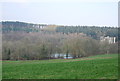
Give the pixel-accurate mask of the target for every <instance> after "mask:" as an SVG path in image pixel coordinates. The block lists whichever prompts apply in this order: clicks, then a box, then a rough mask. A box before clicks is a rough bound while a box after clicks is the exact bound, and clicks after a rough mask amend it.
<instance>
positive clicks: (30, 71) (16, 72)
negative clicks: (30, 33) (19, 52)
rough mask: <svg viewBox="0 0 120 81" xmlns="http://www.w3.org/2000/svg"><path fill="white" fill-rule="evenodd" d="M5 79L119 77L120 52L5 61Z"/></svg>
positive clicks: (3, 76) (3, 75)
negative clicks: (66, 57)
mask: <svg viewBox="0 0 120 81" xmlns="http://www.w3.org/2000/svg"><path fill="white" fill-rule="evenodd" d="M2 68H3V70H2V72H3V74H2V78H3V79H117V77H118V54H109V55H108V54H106V55H97V56H92V57H86V58H79V59H52V60H34V61H3V67H2Z"/></svg>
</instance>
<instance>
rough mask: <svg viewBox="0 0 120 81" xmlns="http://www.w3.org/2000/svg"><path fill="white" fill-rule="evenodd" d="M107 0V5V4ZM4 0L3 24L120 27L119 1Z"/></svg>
mask: <svg viewBox="0 0 120 81" xmlns="http://www.w3.org/2000/svg"><path fill="white" fill-rule="evenodd" d="M103 1H104V2H103ZM103 1H102V0H85V1H83V0H58V1H57V0H39V1H37V0H34V1H33V0H29V1H28V0H17V1H16V0H4V1H1V2H0V3H1V9H2V10H1V11H2V13H0V15H1V14H2V15H1V16H2V20H3V21H24V22H31V23H39V24H58V25H82V26H83V25H88V26H91V25H92V26H93V25H95V26H118V2H117V0H114V1H113V0H103Z"/></svg>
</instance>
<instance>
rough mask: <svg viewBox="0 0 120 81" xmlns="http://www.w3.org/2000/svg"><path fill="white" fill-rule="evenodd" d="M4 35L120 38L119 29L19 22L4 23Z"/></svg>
mask: <svg viewBox="0 0 120 81" xmlns="http://www.w3.org/2000/svg"><path fill="white" fill-rule="evenodd" d="M2 31H3V33H6V32H7V33H8V32H11V31H15V32H18V31H19V32H27V33H29V32H41V31H44V32H57V33H63V34H70V33H84V34H86V35H87V36H90V37H92V38H93V39H98V40H99V39H100V36H110V37H116V38H117V40H116V41H118V40H120V38H118V35H119V34H118V33H119V32H118V28H117V27H99V26H61V25H51V24H49V25H48V24H33V23H25V22H19V21H4V22H2Z"/></svg>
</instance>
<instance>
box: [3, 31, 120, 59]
mask: <svg viewBox="0 0 120 81" xmlns="http://www.w3.org/2000/svg"><path fill="white" fill-rule="evenodd" d="M55 53H58V54H66V57H67V56H68V54H72V56H73V58H81V57H87V56H92V55H98V54H113V53H118V43H117V42H116V43H113V44H109V43H108V42H100V41H99V40H96V39H93V38H92V37H88V36H87V35H86V34H83V33H78V34H77V33H71V34H62V33H59V32H49V33H48V32H43V31H42V32H32V33H26V32H9V33H3V35H2V57H3V58H2V59H3V60H41V59H53V58H54V57H52V55H53V54H55Z"/></svg>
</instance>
